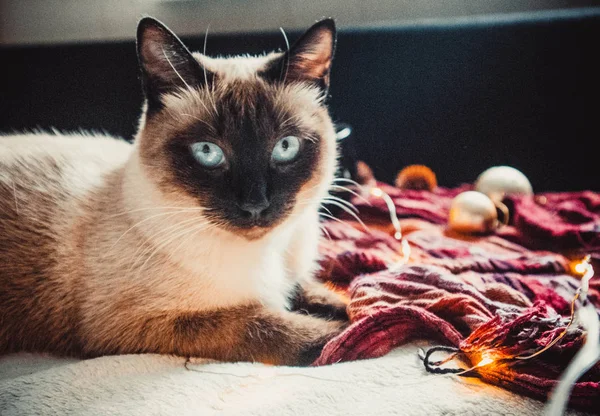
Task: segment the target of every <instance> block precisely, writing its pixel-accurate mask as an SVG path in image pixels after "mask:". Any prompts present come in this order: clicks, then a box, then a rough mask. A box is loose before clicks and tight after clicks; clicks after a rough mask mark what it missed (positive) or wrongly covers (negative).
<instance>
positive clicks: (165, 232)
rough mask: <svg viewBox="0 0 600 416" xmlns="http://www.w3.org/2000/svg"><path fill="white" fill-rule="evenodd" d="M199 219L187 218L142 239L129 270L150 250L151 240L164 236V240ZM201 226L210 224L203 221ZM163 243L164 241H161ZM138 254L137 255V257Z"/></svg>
mask: <svg viewBox="0 0 600 416" xmlns="http://www.w3.org/2000/svg"><path fill="white" fill-rule="evenodd" d="M198 220H199V219H198V218H191V219H190V218H188V219H187V220H185V221H180V222H178V223H177V224H174V225H170V226H169V227H166V228H161V229H160V230H159V231H158V232H156V233H154V234H152V235H151V236H149V237H147V238H145V239H144V241H143V242H142V243H141V244H140V246H139V247H138V248H137V250H136V251H135V253H133V255H132V257H133V258H135V260H134V261H133V262H132V264H131V267H130V268H129V270H132V269H133V268H134V267H135V265H136V264H137V262H138V259H139V258H141V257H143V256H144V255H145V254H146V253H147V252H148V251H150V250H152V247H153V240H154V239H155V238H157V237H159V236H163V235H164V236H165V237H164V238H165V239H166V238H168V236H169V235H171V234H172V233H176V232H177V231H179V230H180V229H181V227H184V226H187V225H188V224H190V223H194V222H197V221H198ZM203 224H210V222H209V221H205V222H204V223H203ZM163 241H164V239H163ZM145 243H147V244H148V247H146V248H145V249H144V250H143V251H142V252H141V253H140V249H141V248H142V247H143V246H144V244H145ZM138 253H139V255H138Z"/></svg>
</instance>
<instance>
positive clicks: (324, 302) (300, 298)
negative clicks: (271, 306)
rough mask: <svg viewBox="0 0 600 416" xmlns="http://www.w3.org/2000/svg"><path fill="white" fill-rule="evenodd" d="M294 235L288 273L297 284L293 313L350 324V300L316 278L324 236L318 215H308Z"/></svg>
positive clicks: (288, 259)
mask: <svg viewBox="0 0 600 416" xmlns="http://www.w3.org/2000/svg"><path fill="white" fill-rule="evenodd" d="M307 217H308V219H307V220H306V221H304V222H302V223H301V225H300V226H299V227H298V228H297V230H296V233H295V234H294V239H293V240H292V242H291V244H290V249H289V250H288V256H287V259H286V260H287V264H286V265H287V269H288V270H289V271H290V272H291V276H290V278H291V279H293V281H294V282H295V292H294V294H293V296H292V297H291V299H292V302H291V309H292V310H294V311H298V312H300V313H304V314H312V315H317V316H321V317H326V318H332V319H338V320H343V321H346V320H348V315H347V313H346V300H345V299H344V298H343V297H342V296H341V295H339V294H337V293H335V292H333V291H332V290H329V289H327V288H326V287H325V286H324V285H323V284H322V283H321V282H319V281H317V279H316V278H315V277H314V276H315V275H316V270H317V268H318V264H317V258H318V255H319V252H318V246H319V240H320V239H321V238H323V237H322V236H321V235H320V229H319V220H318V214H317V213H314V215H312V216H311V215H307Z"/></svg>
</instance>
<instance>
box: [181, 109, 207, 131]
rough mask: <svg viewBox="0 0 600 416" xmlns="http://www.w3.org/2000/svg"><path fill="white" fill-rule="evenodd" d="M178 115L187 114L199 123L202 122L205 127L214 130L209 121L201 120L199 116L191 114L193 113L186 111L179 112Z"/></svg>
mask: <svg viewBox="0 0 600 416" xmlns="http://www.w3.org/2000/svg"><path fill="white" fill-rule="evenodd" d="M180 115H182V116H188V117H191V118H193V119H194V120H197V121H199V122H200V123H202V124H204V125H205V126H206V127H208V128H209V129H210V130H211V131H213V132H214V130H215V128H214V126H212V125H210V124H209V123H207V122H206V121H204V120H202V119H201V118H198V117H196V116H193V115H191V114H187V113H180Z"/></svg>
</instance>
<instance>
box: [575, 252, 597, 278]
mask: <svg viewBox="0 0 600 416" xmlns="http://www.w3.org/2000/svg"><path fill="white" fill-rule="evenodd" d="M571 269H572V270H573V272H574V273H576V274H578V275H579V276H583V275H584V274H586V273H588V272H589V271H590V269H592V265H591V264H590V256H585V258H583V259H582V260H575V261H573V262H571ZM592 270H593V269H592Z"/></svg>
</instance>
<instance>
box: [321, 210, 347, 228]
mask: <svg viewBox="0 0 600 416" xmlns="http://www.w3.org/2000/svg"><path fill="white" fill-rule="evenodd" d="M319 216H322V217H325V218H328V219H330V220H333V221H335V222H339V223H340V224H343V225H345V226H346V227H350V228H352V229H354V227H352V226H351V225H350V224H348V223H347V222H345V221H342V220H340V219H339V218H336V217H334V216H333V215H329V214H324V213H322V212H319Z"/></svg>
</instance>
